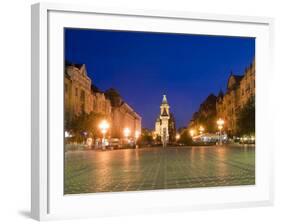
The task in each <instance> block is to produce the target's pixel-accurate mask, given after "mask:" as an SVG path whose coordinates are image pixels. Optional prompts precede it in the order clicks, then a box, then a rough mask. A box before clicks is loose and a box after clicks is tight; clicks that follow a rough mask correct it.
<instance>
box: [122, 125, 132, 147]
mask: <svg viewBox="0 0 281 224" xmlns="http://www.w3.org/2000/svg"><path fill="white" fill-rule="evenodd" d="M123 133H124V137H125V139H126V140H127V142H128V143H129V139H128V137H129V136H130V134H131V130H130V128H124V131H123Z"/></svg>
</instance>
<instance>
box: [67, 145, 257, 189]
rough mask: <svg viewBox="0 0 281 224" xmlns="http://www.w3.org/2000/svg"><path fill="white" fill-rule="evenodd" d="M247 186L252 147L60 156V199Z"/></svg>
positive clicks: (252, 167) (250, 182)
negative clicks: (62, 175)
mask: <svg viewBox="0 0 281 224" xmlns="http://www.w3.org/2000/svg"><path fill="white" fill-rule="evenodd" d="M253 184H255V148H254V146H235V147H234V146H232V147H231V146H222V147H219V146H206V147H198V146H197V147H178V148H175V147H174V148H173V147H171V148H166V149H163V148H148V149H124V150H115V151H92V150H85V151H68V152H66V153H65V194H78V193H91V192H118V191H137V190H153V189H173V188H191V187H214V186H233V185H253Z"/></svg>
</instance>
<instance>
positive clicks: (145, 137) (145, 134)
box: [138, 128, 154, 145]
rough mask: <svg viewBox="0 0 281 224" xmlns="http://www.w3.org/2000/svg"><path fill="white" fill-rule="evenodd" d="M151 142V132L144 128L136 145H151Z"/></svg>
mask: <svg viewBox="0 0 281 224" xmlns="http://www.w3.org/2000/svg"><path fill="white" fill-rule="evenodd" d="M153 142H154V140H153V137H152V133H151V131H149V130H148V129H146V128H143V129H142V134H141V137H140V138H139V140H138V144H142V145H147V144H153Z"/></svg>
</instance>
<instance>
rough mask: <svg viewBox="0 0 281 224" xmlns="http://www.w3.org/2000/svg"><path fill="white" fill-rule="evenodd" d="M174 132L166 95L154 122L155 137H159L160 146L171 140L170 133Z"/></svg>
mask: <svg viewBox="0 0 281 224" xmlns="http://www.w3.org/2000/svg"><path fill="white" fill-rule="evenodd" d="M172 130H175V121H174V119H171V114H170V106H169V104H168V101H167V97H166V95H163V100H162V104H161V106H160V115H159V117H158V118H157V120H156V122H155V135H156V136H158V137H160V139H161V142H162V144H163V145H164V146H165V145H166V144H167V143H169V141H170V140H171V137H174V136H170V134H171V131H172Z"/></svg>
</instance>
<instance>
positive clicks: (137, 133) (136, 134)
mask: <svg viewBox="0 0 281 224" xmlns="http://www.w3.org/2000/svg"><path fill="white" fill-rule="evenodd" d="M139 137H140V132H139V131H135V145H136V148H138V145H137V141H138V139H139Z"/></svg>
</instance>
